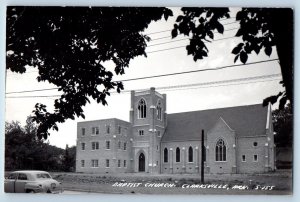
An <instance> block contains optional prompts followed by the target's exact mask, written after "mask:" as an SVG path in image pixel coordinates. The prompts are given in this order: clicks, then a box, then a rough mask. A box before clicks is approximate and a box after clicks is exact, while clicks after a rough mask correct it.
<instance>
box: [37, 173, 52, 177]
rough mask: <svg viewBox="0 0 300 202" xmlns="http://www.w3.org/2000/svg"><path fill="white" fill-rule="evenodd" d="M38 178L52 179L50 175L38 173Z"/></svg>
mask: <svg viewBox="0 0 300 202" xmlns="http://www.w3.org/2000/svg"><path fill="white" fill-rule="evenodd" d="M36 177H37V178H51V176H50V175H49V174H48V173H38V174H36Z"/></svg>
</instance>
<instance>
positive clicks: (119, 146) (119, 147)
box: [118, 141, 121, 149]
mask: <svg viewBox="0 0 300 202" xmlns="http://www.w3.org/2000/svg"><path fill="white" fill-rule="evenodd" d="M118 149H121V142H120V141H119V142H118Z"/></svg>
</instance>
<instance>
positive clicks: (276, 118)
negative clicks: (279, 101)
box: [272, 104, 293, 147]
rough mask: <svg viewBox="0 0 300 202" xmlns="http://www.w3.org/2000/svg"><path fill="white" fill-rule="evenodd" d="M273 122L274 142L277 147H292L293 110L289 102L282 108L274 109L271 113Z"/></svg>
mask: <svg viewBox="0 0 300 202" xmlns="http://www.w3.org/2000/svg"><path fill="white" fill-rule="evenodd" d="M272 119H273V123H274V132H276V135H275V144H276V145H277V147H292V145H293V111H292V107H291V105H290V104H287V106H286V107H285V108H284V109H283V110H278V109H277V110H274V111H273V113H272Z"/></svg>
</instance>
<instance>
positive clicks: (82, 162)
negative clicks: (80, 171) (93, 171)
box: [81, 160, 85, 168]
mask: <svg viewBox="0 0 300 202" xmlns="http://www.w3.org/2000/svg"><path fill="white" fill-rule="evenodd" d="M84 163H85V162H84V160H81V167H82V168H83V167H84Z"/></svg>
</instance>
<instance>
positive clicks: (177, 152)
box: [176, 147, 180, 162]
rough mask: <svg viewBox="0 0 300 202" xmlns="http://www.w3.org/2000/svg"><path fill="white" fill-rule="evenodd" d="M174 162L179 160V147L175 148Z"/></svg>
mask: <svg viewBox="0 0 300 202" xmlns="http://www.w3.org/2000/svg"><path fill="white" fill-rule="evenodd" d="M176 162H180V149H179V147H177V148H176Z"/></svg>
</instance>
